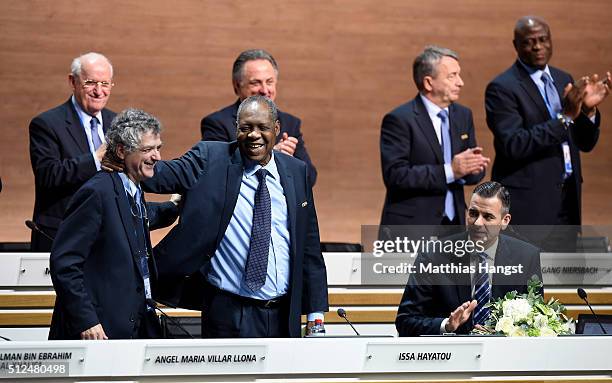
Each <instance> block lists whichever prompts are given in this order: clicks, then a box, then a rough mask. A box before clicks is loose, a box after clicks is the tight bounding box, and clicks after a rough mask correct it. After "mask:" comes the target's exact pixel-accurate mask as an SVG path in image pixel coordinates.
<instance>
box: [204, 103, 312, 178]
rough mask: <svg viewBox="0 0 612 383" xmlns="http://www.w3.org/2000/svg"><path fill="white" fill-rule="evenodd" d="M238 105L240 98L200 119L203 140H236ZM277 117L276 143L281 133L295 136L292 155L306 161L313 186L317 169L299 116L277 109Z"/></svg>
mask: <svg viewBox="0 0 612 383" xmlns="http://www.w3.org/2000/svg"><path fill="white" fill-rule="evenodd" d="M239 106H240V100H238V101H236V102H235V103H233V104H232V105H229V106H227V107H225V108H223V109H221V110H218V111H216V112H214V113H212V114H209V115H208V116H206V117H204V118H203V119H202V122H201V123H200V131H201V133H202V140H204V141H224V142H232V141H235V140H236V131H237V130H238V129H237V127H236V114H237V113H238V107H239ZM278 119H279V120H280V134H279V135H278V137H276V142H277V143H278V142H279V141H280V139H281V136H282V134H283V133H287V134H288V135H289V136H290V137H295V138H297V140H298V143H297V147H296V148H295V153H294V154H293V156H294V157H295V158H297V159H300V160H302V161H304V162H306V165H307V166H308V179H309V180H310V185H311V186H314V184H315V182H316V181H317V169H316V168H315V167H314V165H313V164H312V161H311V160H310V156H309V155H308V151H307V150H306V144H305V143H304V138H303V137H302V131H301V130H300V126H301V125H302V121H300V119H299V118H297V117H295V116H293V115H291V114H289V113H285V112H281V111H280V110H279V111H278Z"/></svg>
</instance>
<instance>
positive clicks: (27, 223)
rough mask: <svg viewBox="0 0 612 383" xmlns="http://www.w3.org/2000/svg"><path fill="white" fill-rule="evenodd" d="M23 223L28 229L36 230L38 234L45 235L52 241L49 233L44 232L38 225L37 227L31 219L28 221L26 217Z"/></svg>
mask: <svg viewBox="0 0 612 383" xmlns="http://www.w3.org/2000/svg"><path fill="white" fill-rule="evenodd" d="M25 225H26V226H27V227H28V229H30V230H32V231H35V232H37V233H39V234H42V235H43V236H44V237H46V238H47V239H48V240H50V241H51V242H53V238H52V237H51V236H50V235H49V234H47V233H45V232H44V231H43V230H42V229H41V228H40V227H38V225H37V224H35V223H34V222H32V221H30V220H29V219H27V220H26V221H25Z"/></svg>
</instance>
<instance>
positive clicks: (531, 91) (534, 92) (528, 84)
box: [514, 61, 550, 120]
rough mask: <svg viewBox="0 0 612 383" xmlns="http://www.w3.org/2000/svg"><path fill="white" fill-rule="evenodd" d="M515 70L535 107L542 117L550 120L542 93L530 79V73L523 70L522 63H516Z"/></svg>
mask: <svg viewBox="0 0 612 383" xmlns="http://www.w3.org/2000/svg"><path fill="white" fill-rule="evenodd" d="M514 70H515V73H516V77H517V78H518V80H519V83H520V84H521V88H523V90H524V91H525V93H526V94H527V95H528V96H529V98H531V100H532V101H533V103H534V105H536V106H537V107H538V109H539V110H540V113H541V114H542V116H543V117H544V118H545V119H546V120H549V119H550V113H549V112H548V108H547V107H546V102H545V101H544V99H543V98H542V94H540V91H539V90H538V87H537V86H536V84H535V83H534V82H533V80H532V79H531V77H529V73H527V70H526V69H525V68H523V66H522V65H521V63H519V62H518V61H517V62H515V63H514Z"/></svg>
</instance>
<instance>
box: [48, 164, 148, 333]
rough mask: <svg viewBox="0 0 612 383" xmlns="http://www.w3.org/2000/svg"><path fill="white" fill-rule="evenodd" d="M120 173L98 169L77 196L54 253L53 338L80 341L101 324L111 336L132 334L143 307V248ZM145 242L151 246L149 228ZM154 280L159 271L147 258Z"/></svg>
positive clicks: (52, 260) (69, 208)
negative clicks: (138, 255) (139, 261)
mask: <svg viewBox="0 0 612 383" xmlns="http://www.w3.org/2000/svg"><path fill="white" fill-rule="evenodd" d="M135 230H136V227H135V225H134V221H133V217H132V213H131V211H130V205H129V202H128V199H127V196H126V193H125V189H124V187H123V183H122V182H121V178H120V177H119V175H118V174H117V173H105V172H99V173H97V174H96V175H95V176H94V177H93V178H91V179H90V180H89V181H87V182H86V183H85V184H84V185H83V187H82V188H80V189H79V190H78V191H77V193H76V194H75V195H74V197H73V198H72V200H71V201H70V204H69V206H68V209H67V211H66V216H65V218H64V221H63V222H62V224H61V226H60V229H59V231H58V233H57V238H56V240H55V241H54V244H53V249H52V251H51V257H50V262H51V279H52V281H53V287H54V288H55V291H56V293H57V299H56V302H55V309H54V310H53V319H52V321H51V329H50V331H49V339H78V338H79V336H80V333H81V332H82V331H84V330H86V329H88V328H90V327H92V326H94V325H96V324H97V323H101V324H102V327H103V328H104V332H105V333H106V335H107V336H108V337H109V338H111V339H113V338H115V339H121V338H131V337H132V336H133V334H134V331H135V329H137V328H138V326H139V316H141V315H142V314H143V313H144V311H145V295H144V290H143V289H144V282H143V277H142V275H141V272H140V269H139V267H138V264H137V258H136V252H137V249H141V248H142V247H140V246H139V245H140V244H138V243H137V240H136V236H135ZM146 239H147V242H149V243H148V246H149V248H151V245H150V240H149V236H148V232H147V238H146ZM149 271H150V275H151V276H150V278H151V281H152V282H154V281H155V278H156V275H157V269H156V267H155V262H153V257H150V258H149Z"/></svg>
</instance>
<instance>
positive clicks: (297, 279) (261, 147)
mask: <svg viewBox="0 0 612 383" xmlns="http://www.w3.org/2000/svg"><path fill="white" fill-rule="evenodd" d="M237 116H238V121H237V128H236V130H237V141H234V142H230V143H226V142H211V141H200V142H199V143H198V144H197V145H196V146H194V147H193V148H192V149H191V150H190V151H188V152H187V153H186V154H184V155H183V156H181V157H180V158H178V159H176V160H172V161H162V162H159V163H158V164H157V166H156V171H155V176H154V177H153V178H151V179H149V180H147V181H146V182H145V183H144V185H145V190H147V191H151V192H154V193H176V192H178V193H180V194H183V203H184V205H183V210H182V213H181V218H180V220H179V223H178V225H177V226H175V227H174V228H173V229H172V230H171V231H170V232H169V233H168V235H167V236H166V237H165V238H164V239H163V240H162V241H161V242H160V243H159V244H158V245H157V246H156V247H155V251H154V253H155V257H156V261H157V264H158V269H159V272H160V274H159V289H158V290H159V294H158V296H157V299H158V300H159V301H161V302H163V303H167V304H170V305H173V306H176V305H179V306H182V307H187V308H195V309H200V310H202V336H203V337H205V338H234V337H299V336H300V315H301V314H306V315H307V316H308V317H307V318H308V322H309V327H310V326H312V323H313V322H314V320H316V319H323V312H325V311H327V310H328V300H327V277H326V269H325V263H324V261H323V256H322V254H321V248H320V240H319V229H318V222H317V216H316V210H315V205H314V199H313V196H312V188H311V186H310V182H309V181H308V171H307V166H306V164H305V163H304V162H302V161H299V160H297V159H295V158H294V157H292V156H289V155H287V154H284V153H281V152H278V151H275V150H273V148H274V145H275V142H276V136H277V135H278V134H279V132H280V124H279V120H278V112H277V110H276V105H275V104H274V102H273V101H272V100H271V99H270V98H268V97H264V96H260V95H257V96H251V97H249V98H246V99H245V100H244V101H242V103H241V104H240V106H239V108H238V111H237Z"/></svg>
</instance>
